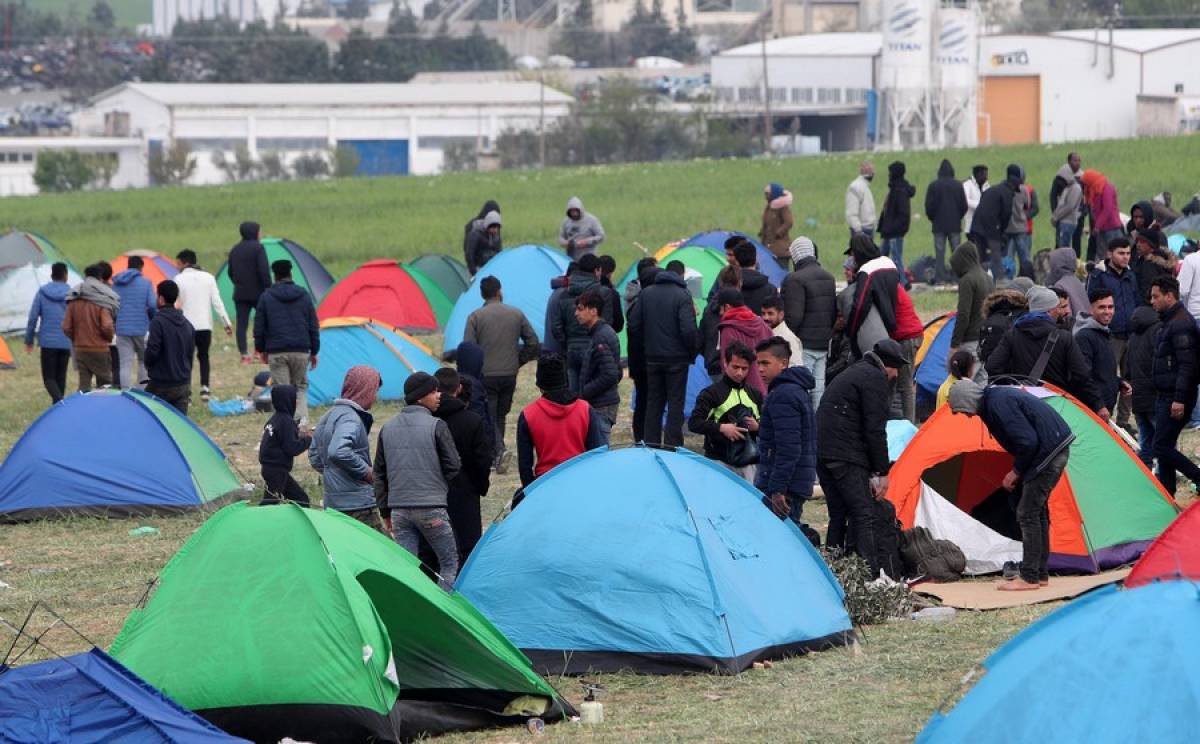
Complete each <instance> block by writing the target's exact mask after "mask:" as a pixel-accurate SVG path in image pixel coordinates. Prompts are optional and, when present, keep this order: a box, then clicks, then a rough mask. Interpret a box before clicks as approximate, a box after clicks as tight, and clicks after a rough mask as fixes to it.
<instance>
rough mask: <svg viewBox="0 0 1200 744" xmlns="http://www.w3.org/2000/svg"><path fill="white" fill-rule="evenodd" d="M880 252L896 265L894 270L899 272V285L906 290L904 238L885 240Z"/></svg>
mask: <svg viewBox="0 0 1200 744" xmlns="http://www.w3.org/2000/svg"><path fill="white" fill-rule="evenodd" d="M880 250H881V251H882V252H883V255H885V256H887V257H888V258H890V259H892V263H894V264H896V270H897V271H899V272H900V283H901V284H903V285H904V287H905V289H907V288H908V275H907V274H905V273H904V238H885V239H884V241H883V245H882V246H880Z"/></svg>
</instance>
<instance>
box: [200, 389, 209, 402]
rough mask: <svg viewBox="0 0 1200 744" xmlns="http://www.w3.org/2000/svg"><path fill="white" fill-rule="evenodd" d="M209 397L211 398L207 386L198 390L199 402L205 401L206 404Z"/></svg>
mask: <svg viewBox="0 0 1200 744" xmlns="http://www.w3.org/2000/svg"><path fill="white" fill-rule="evenodd" d="M211 397H212V394H211V393H210V392H209V390H208V386H207V385H204V386H202V387H201V388H200V400H202V401H205V402H206V403H207V402H208V399H209V398H211Z"/></svg>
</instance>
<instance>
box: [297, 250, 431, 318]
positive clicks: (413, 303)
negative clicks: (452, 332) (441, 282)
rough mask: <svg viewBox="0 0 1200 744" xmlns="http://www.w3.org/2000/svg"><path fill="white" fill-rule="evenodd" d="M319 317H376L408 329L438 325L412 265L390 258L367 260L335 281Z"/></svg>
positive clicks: (324, 300) (319, 309) (326, 296)
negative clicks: (411, 269)
mask: <svg viewBox="0 0 1200 744" xmlns="http://www.w3.org/2000/svg"><path fill="white" fill-rule="evenodd" d="M437 291H439V292H440V291H441V290H437ZM317 317H318V318H320V319H321V320H328V319H329V318H342V317H358V318H374V319H375V320H380V321H383V322H384V323H387V324H388V325H391V326H395V327H397V328H403V329H404V330H406V331H424V332H432V331H436V330H437V329H438V320H437V316H436V314H435V313H434V311H433V306H432V305H431V304H430V302H429V300H428V299H427V298H426V295H425V293H424V292H422V291H421V287H420V285H419V284H417V282H416V281H414V280H413V277H412V274H410V273H409V271H408V269H406V268H405V267H403V266H401V265H400V264H398V263H396V262H395V261H393V260H391V259H387V258H380V259H376V260H374V261H367V262H366V263H365V264H363V265H362V266H359V267H358V268H357V269H355V270H354V271H352V272H350V274H349V275H347V276H346V278H345V279H342V280H341V281H340V282H338V283H337V284H335V285H333V289H331V290H329V294H327V295H325V298H324V299H323V300H321V305H320V307H318V308H317Z"/></svg>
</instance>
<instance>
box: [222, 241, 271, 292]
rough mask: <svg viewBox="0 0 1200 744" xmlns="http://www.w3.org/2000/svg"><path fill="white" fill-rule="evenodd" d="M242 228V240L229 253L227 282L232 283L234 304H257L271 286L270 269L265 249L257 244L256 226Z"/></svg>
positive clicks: (260, 244)
mask: <svg viewBox="0 0 1200 744" xmlns="http://www.w3.org/2000/svg"><path fill="white" fill-rule="evenodd" d="M252 224H253V223H247V224H246V225H243V226H242V228H243V229H242V240H241V242H240V243H238V244H237V245H235V246H234V247H233V248H232V249H231V250H230V251H229V281H231V282H233V300H234V302H258V298H259V296H260V295H262V293H263V292H265V291H266V290H267V287H269V286H271V267H270V265H269V264H268V263H267V249H266V248H263V244H262V243H260V242H258V225H254V227H253V229H252V230H251V228H249V227H248V225H252Z"/></svg>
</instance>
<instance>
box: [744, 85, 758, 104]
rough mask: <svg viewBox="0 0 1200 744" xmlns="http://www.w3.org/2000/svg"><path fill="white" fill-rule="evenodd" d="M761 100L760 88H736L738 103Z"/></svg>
mask: <svg viewBox="0 0 1200 744" xmlns="http://www.w3.org/2000/svg"><path fill="white" fill-rule="evenodd" d="M760 101H762V88H759V87H757V86H756V87H753V88H738V103H759V102H760Z"/></svg>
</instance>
